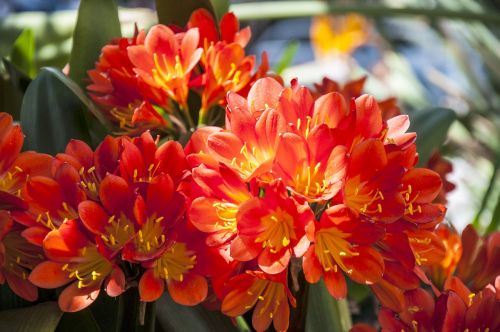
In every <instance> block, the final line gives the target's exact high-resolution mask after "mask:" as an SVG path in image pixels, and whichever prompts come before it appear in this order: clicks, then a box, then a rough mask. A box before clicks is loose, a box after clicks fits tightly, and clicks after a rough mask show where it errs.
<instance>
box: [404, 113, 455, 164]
mask: <svg viewBox="0 0 500 332" xmlns="http://www.w3.org/2000/svg"><path fill="white" fill-rule="evenodd" d="M456 118H457V116H456V114H455V112H453V111H452V110H450V109H448V108H433V109H429V110H423V111H417V112H414V113H413V114H411V115H410V119H411V126H410V131H415V132H416V133H417V151H418V156H419V161H418V163H419V165H421V166H422V165H425V164H427V161H428V160H429V157H430V156H431V154H432V152H433V151H434V150H436V149H438V148H440V147H441V145H443V143H444V141H445V140H446V137H447V135H448V129H449V128H450V126H451V124H452V123H453V122H454V121H455V119H456Z"/></svg>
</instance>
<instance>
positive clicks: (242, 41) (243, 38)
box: [187, 8, 251, 49]
mask: <svg viewBox="0 0 500 332" xmlns="http://www.w3.org/2000/svg"><path fill="white" fill-rule="evenodd" d="M187 27H188V28H198V29H199V30H200V42H199V46H200V47H204V48H205V49H207V48H208V46H210V44H215V43H217V42H219V41H224V42H226V43H228V44H230V43H237V44H239V45H241V47H245V46H246V45H247V43H248V41H249V40H250V37H251V30H250V27H246V28H244V29H241V30H240V24H239V22H238V18H237V17H236V16H235V15H234V14H233V13H226V14H224V15H223V16H222V18H221V20H220V22H219V27H217V24H216V22H215V20H214V18H213V17H212V15H211V14H210V13H209V12H208V11H207V10H206V9H203V8H201V9H197V10H195V11H194V12H193V13H192V14H191V17H190V18H189V21H188V24H187ZM219 31H220V34H219Z"/></svg>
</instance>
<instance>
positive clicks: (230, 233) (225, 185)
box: [189, 164, 253, 246]
mask: <svg viewBox="0 0 500 332" xmlns="http://www.w3.org/2000/svg"><path fill="white" fill-rule="evenodd" d="M193 180H194V184H193V186H196V187H197V188H196V189H198V190H199V191H200V196H199V197H196V198H194V199H193V201H192V203H191V207H190V209H189V217H190V220H191V223H192V224H193V225H194V226H195V227H196V228H197V229H199V230H200V231H202V232H205V233H209V234H210V235H209V236H208V237H207V240H206V241H207V244H208V245H209V246H215V245H220V244H224V243H226V242H230V241H232V240H233V239H234V237H235V236H236V234H237V220H236V214H237V213H238V210H239V208H240V206H241V205H242V204H243V203H244V202H245V201H247V200H249V199H250V198H252V196H253V195H252V194H251V193H250V192H249V191H248V188H247V186H246V184H245V183H244V182H243V181H242V180H241V178H240V177H239V176H238V174H236V173H235V172H234V171H233V170H231V169H230V168H228V167H227V166H225V165H224V164H221V165H220V166H219V167H218V169H215V170H213V169H209V168H207V167H206V166H204V165H200V166H198V167H197V168H195V169H193Z"/></svg>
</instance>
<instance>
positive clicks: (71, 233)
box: [29, 220, 125, 312]
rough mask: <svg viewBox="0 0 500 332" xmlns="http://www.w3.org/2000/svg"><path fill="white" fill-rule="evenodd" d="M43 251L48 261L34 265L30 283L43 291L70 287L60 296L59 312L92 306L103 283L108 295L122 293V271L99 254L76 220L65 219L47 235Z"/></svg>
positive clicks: (123, 283)
mask: <svg viewBox="0 0 500 332" xmlns="http://www.w3.org/2000/svg"><path fill="white" fill-rule="evenodd" d="M43 249H44V252H45V255H46V256H47V258H48V259H49V260H47V261H44V262H42V263H40V264H39V265H37V266H36V267H35V268H34V269H33V271H32V272H31V274H30V276H29V280H30V281H31V282H32V283H33V284H35V285H37V286H38V287H43V288H58V287H61V286H64V285H66V284H70V285H69V286H67V287H66V288H65V289H64V290H63V291H62V293H61V294H60V295H59V307H60V308H61V310H62V311H67V312H74V311H79V310H82V309H84V308H86V307H87V306H89V305H90V304H92V302H94V301H95V300H96V298H97V296H98V295H99V292H100V289H101V285H102V284H103V283H105V288H106V292H107V293H108V295H110V296H118V295H120V294H121V293H122V292H123V290H124V287H125V276H124V274H123V272H122V271H121V269H120V268H118V267H117V266H115V265H114V264H113V262H112V261H110V260H108V258H106V257H105V256H103V255H102V254H101V253H100V252H99V250H98V249H97V247H96V245H95V244H94V243H93V241H92V240H91V239H90V238H89V237H88V236H87V234H86V233H85V231H84V230H83V229H82V227H81V225H80V224H79V223H78V222H77V221H76V220H68V221H66V222H64V223H63V224H62V225H61V226H60V227H59V228H58V229H55V230H53V231H51V232H50V233H49V234H47V236H46V237H45V239H44V241H43Z"/></svg>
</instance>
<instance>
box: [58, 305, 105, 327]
mask: <svg viewBox="0 0 500 332" xmlns="http://www.w3.org/2000/svg"><path fill="white" fill-rule="evenodd" d="M51 331H54V330H51ZM68 331H71V332H101V329H100V328H99V325H98V324H97V322H96V320H95V319H94V317H93V316H92V312H91V311H90V309H89V308H87V309H84V310H81V311H78V312H66V313H64V315H63V316H62V318H61V322H60V323H59V325H58V326H57V329H56V330H55V332H68Z"/></svg>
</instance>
